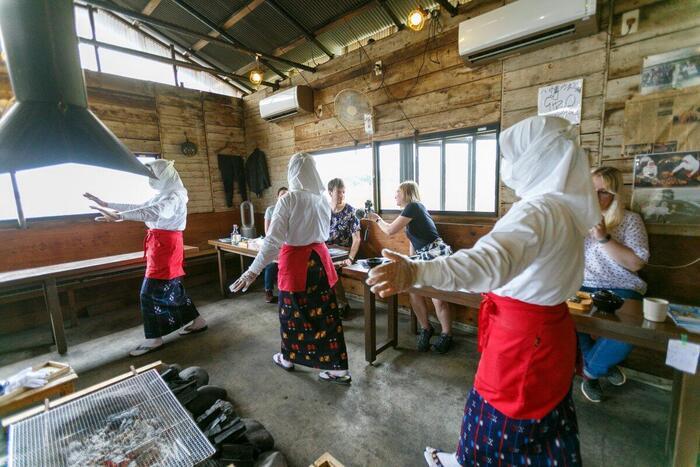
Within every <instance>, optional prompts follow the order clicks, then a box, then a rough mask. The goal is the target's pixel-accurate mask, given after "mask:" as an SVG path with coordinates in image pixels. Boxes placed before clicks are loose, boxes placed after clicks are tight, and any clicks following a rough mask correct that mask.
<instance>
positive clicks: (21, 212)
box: [10, 172, 27, 229]
mask: <svg viewBox="0 0 700 467" xmlns="http://www.w3.org/2000/svg"><path fill="white" fill-rule="evenodd" d="M10 180H11V181H12V191H13V193H14V194H15V206H16V207H17V222H18V223H19V228H20V229H26V228H27V220H26V219H25V218H24V209H22V198H20V196H19V187H18V186H17V178H16V177H15V173H14V172H10Z"/></svg>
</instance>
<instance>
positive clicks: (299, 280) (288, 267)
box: [277, 243, 338, 292]
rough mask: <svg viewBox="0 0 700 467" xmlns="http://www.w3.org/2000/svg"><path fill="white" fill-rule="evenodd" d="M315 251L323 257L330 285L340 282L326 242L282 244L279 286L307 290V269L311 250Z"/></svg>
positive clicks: (284, 289)
mask: <svg viewBox="0 0 700 467" xmlns="http://www.w3.org/2000/svg"><path fill="white" fill-rule="evenodd" d="M312 251H315V252H316V254H318V256H319V257H320V258H321V263H322V264H323V269H324V270H325V271H326V276H327V277H328V285H329V286H331V287H333V286H334V285H335V283H336V282H338V273H337V272H335V267H333V260H331V254H330V253H329V252H328V247H327V246H326V244H325V243H312V244H310V245H304V246H291V245H287V244H285V245H282V249H280V254H279V259H278V263H279V264H278V267H279V272H278V273H277V287H278V288H279V289H280V290H283V291H285V292H305V291H306V270H307V268H308V263H309V257H310V256H311V252H312Z"/></svg>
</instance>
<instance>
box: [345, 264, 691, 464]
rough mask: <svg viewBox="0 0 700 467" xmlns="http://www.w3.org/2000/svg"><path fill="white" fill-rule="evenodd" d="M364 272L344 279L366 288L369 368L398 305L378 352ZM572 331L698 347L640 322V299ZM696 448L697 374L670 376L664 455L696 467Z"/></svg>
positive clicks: (578, 316)
mask: <svg viewBox="0 0 700 467" xmlns="http://www.w3.org/2000/svg"><path fill="white" fill-rule="evenodd" d="M368 271H369V270H368V269H367V268H365V267H363V266H362V265H360V264H354V265H352V266H348V267H345V268H343V275H344V276H346V277H349V278H353V279H357V280H360V281H362V284H363V286H364V310H365V359H366V360H367V362H369V363H370V364H371V363H372V362H374V360H376V358H377V355H378V354H379V353H380V352H382V351H384V350H386V349H387V348H388V347H389V346H391V347H396V344H397V342H398V339H397V325H396V323H397V316H398V311H397V308H398V300H397V298H396V296H393V297H390V298H389V299H388V307H389V312H388V314H389V342H388V343H387V344H384V345H383V346H381V347H379V348H377V347H376V304H375V296H374V294H373V293H372V292H371V290H370V288H369V286H367V284H365V280H366V279H367V273H368ZM410 292H412V293H416V294H418V295H421V296H424V297H427V298H437V299H440V300H444V301H446V302H448V303H454V304H457V305H464V306H467V307H470V308H478V307H479V305H480V303H481V295H480V294H474V293H466V292H446V291H443V290H437V289H434V288H432V287H414V288H411V289H410ZM571 316H572V318H573V319H574V323H575V324H576V330H577V331H579V332H585V333H589V334H593V335H595V336H599V337H608V338H611V339H617V340H620V341H624V342H628V343H630V344H633V345H636V346H639V347H645V348H648V349H653V350H659V351H662V352H666V349H667V346H668V341H669V340H670V339H681V336H682V335H686V336H687V339H688V340H690V341H694V342H700V335H698V334H693V333H690V332H687V331H686V330H684V329H682V328H679V327H678V326H676V325H675V324H674V323H673V322H672V321H671V320H670V318H669V319H667V320H666V321H665V322H663V323H653V322H650V321H647V320H645V319H644V316H643V313H642V303H641V302H640V301H638V300H625V303H624V304H623V306H622V308H620V309H619V310H617V312H615V314H608V313H601V312H579V311H576V310H571ZM411 318H412V319H411V321H412V325H411V328H412V332H415V329H414V328H415V316H413V314H411ZM698 443H700V374H696V375H691V374H688V373H684V372H682V371H677V370H675V371H674V379H673V400H672V405H671V413H670V417H669V425H668V432H667V437H666V454H667V456H668V458H669V461H670V462H671V465H674V466H690V465H693V466H694V465H696V458H697V454H698Z"/></svg>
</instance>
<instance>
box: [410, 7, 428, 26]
mask: <svg viewBox="0 0 700 467" xmlns="http://www.w3.org/2000/svg"><path fill="white" fill-rule="evenodd" d="M425 19H426V15H425V12H424V11H422V10H419V9H415V10H411V12H410V13H409V14H408V27H409V28H411V29H413V30H414V31H420V30H421V29H423V26H424V25H425Z"/></svg>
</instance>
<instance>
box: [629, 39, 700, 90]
mask: <svg viewBox="0 0 700 467" xmlns="http://www.w3.org/2000/svg"><path fill="white" fill-rule="evenodd" d="M697 85H700V47H686V48H684V49H679V50H674V51H672V52H665V53H662V54H657V55H649V56H648V57H645V58H644V65H643V67H642V76H641V85H640V92H641V94H649V93H651V92H656V91H663V90H665V89H679V88H687V87H689V86H697Z"/></svg>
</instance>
